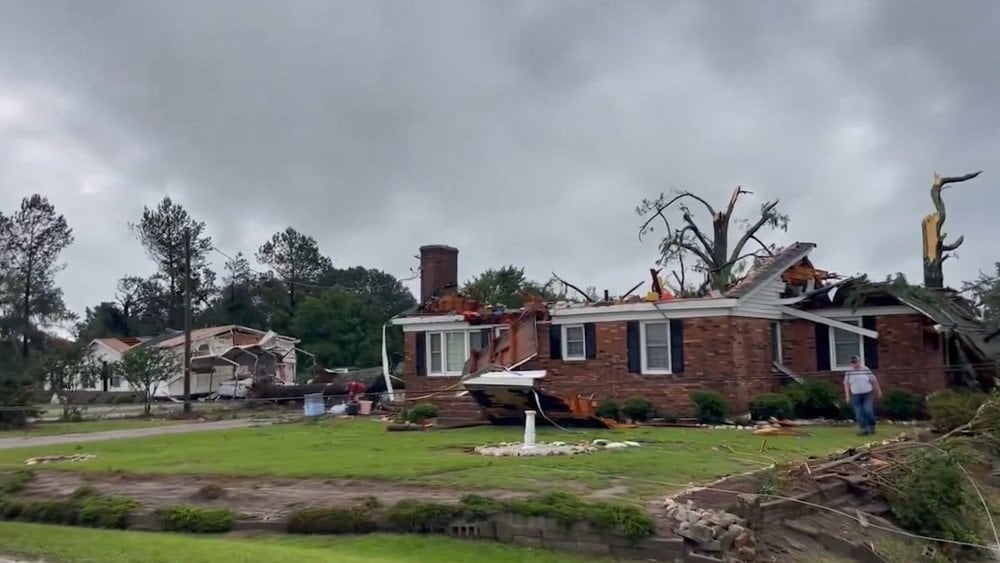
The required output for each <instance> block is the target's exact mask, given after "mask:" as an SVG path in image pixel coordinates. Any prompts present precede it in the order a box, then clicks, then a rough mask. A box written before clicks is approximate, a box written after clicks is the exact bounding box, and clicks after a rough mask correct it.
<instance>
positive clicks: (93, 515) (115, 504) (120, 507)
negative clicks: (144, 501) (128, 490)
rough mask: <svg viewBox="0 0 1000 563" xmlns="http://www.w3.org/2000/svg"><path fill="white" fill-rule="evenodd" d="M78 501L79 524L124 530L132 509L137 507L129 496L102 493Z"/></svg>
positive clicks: (137, 504)
mask: <svg viewBox="0 0 1000 563" xmlns="http://www.w3.org/2000/svg"><path fill="white" fill-rule="evenodd" d="M78 490H79V489H78ZM78 502H79V522H80V525H82V526H90V527H91V528H116V529H119V530H124V529H125V528H127V527H128V519H129V516H131V514H132V511H133V510H135V509H136V508H138V507H139V503H137V502H136V501H134V500H132V499H130V498H123V497H111V496H102V495H90V496H86V497H82V498H81V499H80V500H79V501H78Z"/></svg>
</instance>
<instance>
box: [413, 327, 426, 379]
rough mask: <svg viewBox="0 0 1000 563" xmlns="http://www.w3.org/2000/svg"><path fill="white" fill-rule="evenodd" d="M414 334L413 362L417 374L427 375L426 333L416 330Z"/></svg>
mask: <svg viewBox="0 0 1000 563" xmlns="http://www.w3.org/2000/svg"><path fill="white" fill-rule="evenodd" d="M416 336H417V337H416V338H415V340H416V341H417V344H416V346H417V349H416V350H414V351H413V362H414V363H415V364H417V365H416V368H417V375H427V333H426V332H418V333H417V335H416Z"/></svg>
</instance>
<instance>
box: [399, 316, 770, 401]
mask: <svg viewBox="0 0 1000 563" xmlns="http://www.w3.org/2000/svg"><path fill="white" fill-rule="evenodd" d="M538 330H539V339H538V340H539V350H538V358H536V359H535V360H533V361H531V362H529V363H528V364H526V365H525V366H523V369H544V370H547V371H548V374H547V376H546V378H545V380H544V383H543V386H544V388H545V389H547V390H549V391H551V392H554V393H557V394H560V395H564V396H573V395H575V394H580V395H582V396H585V397H590V396H593V397H594V398H596V399H603V398H613V399H616V400H618V401H622V400H625V399H627V398H629V397H635V396H643V397H646V398H648V399H649V400H650V401H652V402H653V404H654V405H656V407H657V408H658V409H661V410H668V411H670V412H673V413H676V414H679V415H682V416H686V415H690V414H691V413H692V405H691V402H690V400H689V395H690V394H691V393H692V392H693V391H697V390H700V389H712V390H715V391H718V392H720V393H722V394H723V395H725V396H726V397H727V398H728V399H729V401H730V403H731V405H732V407H733V410H734V412H745V410H746V406H747V403H748V402H749V401H750V400H751V399H753V397H754V396H756V395H757V394H759V393H766V392H769V391H771V390H773V388H774V385H775V384H776V382H777V379H776V378H775V377H774V376H773V375H772V374H771V370H770V364H771V361H772V360H771V341H770V339H771V333H770V322H769V321H766V320H762V319H745V318H738V317H712V318H701V319H684V373H682V374H675V375H640V374H634V373H628V352H627V344H626V331H627V328H626V323H625V322H613V323H596V324H595V331H596V341H597V357H596V358H594V359H591V360H585V361H577V362H565V361H563V360H561V359H555V360H554V359H551V358H550V357H549V356H550V351H549V339H548V330H549V325H548V324H547V323H540V324H539V325H538ZM415 342H416V337H415V335H414V334H413V333H407V334H406V335H405V345H406V369H407V372H406V391H407V396H408V397H413V396H417V395H419V394H426V393H427V392H430V391H436V390H441V389H444V388H447V387H448V386H450V385H454V384H455V383H456V381H457V378H443V377H422V376H417V375H416V374H415V372H414V357H413V347H414V346H415ZM434 402H437V403H440V404H439V406H442V407H443V406H444V404H445V402H446V401H444V400H443V399H441V400H435V401H434Z"/></svg>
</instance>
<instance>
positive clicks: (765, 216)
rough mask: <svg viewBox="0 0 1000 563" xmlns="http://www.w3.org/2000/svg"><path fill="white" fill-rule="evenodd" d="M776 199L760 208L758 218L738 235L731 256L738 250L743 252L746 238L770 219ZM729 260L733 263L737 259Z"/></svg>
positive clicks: (737, 252)
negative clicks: (740, 235)
mask: <svg viewBox="0 0 1000 563" xmlns="http://www.w3.org/2000/svg"><path fill="white" fill-rule="evenodd" d="M778 201H779V200H777V199H776V200H774V201H772V202H769V203H768V204H767V205H765V206H764V207H763V208H761V210H760V211H761V212H760V219H757V222H756V223H754V224H753V225H752V226H751V227H750V228H749V229H747V232H746V233H744V234H743V236H742V237H740V240H739V242H737V243H736V246H734V247H733V253H732V256H737V255H739V253H740V252H743V247H744V246H746V243H747V241H748V240H750V237H752V236H754V235H756V234H757V231H759V230H760V228H761V227H763V226H764V225H765V224H766V223H767V222H768V221H770V220H771V217H772V215H771V212H772V211H774V208H775V207H777V206H778ZM729 262H730V263H735V262H739V260H732V259H731V260H730V261H729Z"/></svg>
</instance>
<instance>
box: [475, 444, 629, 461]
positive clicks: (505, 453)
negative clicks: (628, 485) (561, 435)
mask: <svg viewBox="0 0 1000 563" xmlns="http://www.w3.org/2000/svg"><path fill="white" fill-rule="evenodd" d="M639 446H640V444H639V442H630V441H628V442H612V441H610V440H594V441H593V442H581V443H579V444H567V443H566V442H552V443H548V444H546V443H537V444H535V445H533V446H529V447H525V446H524V444H523V443H521V442H504V443H500V444H489V445H485V446H476V448H475V452H476V453H477V454H479V455H486V456H492V457H534V456H553V455H576V454H589V453H594V452H599V451H602V450H624V449H627V448H638V447H639Z"/></svg>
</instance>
